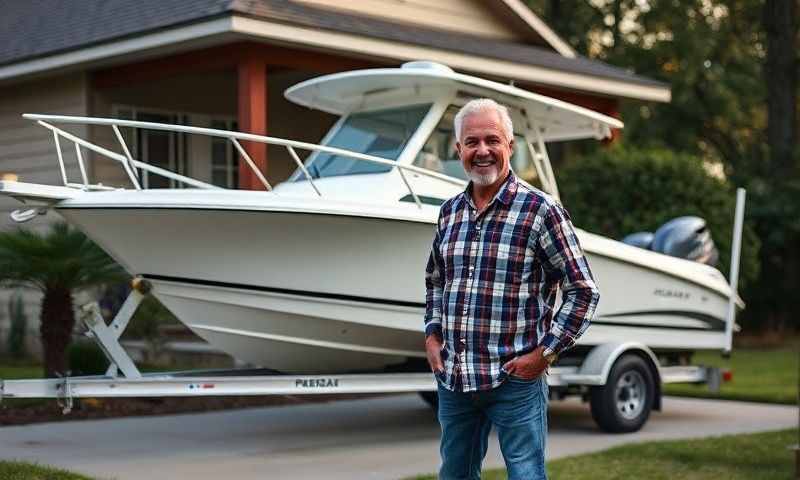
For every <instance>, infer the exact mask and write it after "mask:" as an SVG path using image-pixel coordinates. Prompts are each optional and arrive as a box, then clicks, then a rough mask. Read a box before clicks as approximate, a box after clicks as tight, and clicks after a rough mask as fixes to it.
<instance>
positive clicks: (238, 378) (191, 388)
mask: <svg viewBox="0 0 800 480" xmlns="http://www.w3.org/2000/svg"><path fill="white" fill-rule="evenodd" d="M131 286H132V289H131V293H130V294H129V295H128V298H127V299H126V300H125V302H124V303H123V305H122V307H121V308H120V310H119V311H118V312H117V314H116V316H115V317H114V319H113V320H112V321H111V323H110V324H106V321H105V319H104V318H103V317H102V315H101V314H100V307H99V305H98V303H97V302H91V303H88V304H86V305H83V306H82V307H81V308H80V312H79V313H80V319H81V320H82V322H83V323H84V325H85V326H86V328H87V332H86V335H87V336H88V337H90V338H92V339H93V340H94V341H95V343H96V344H97V345H98V346H99V347H100V349H101V350H102V351H103V353H104V354H105V356H106V358H107V359H108V361H109V367H108V370H107V371H106V373H105V374H104V375H92V376H77V377H71V376H64V377H61V378H50V379H26V380H2V379H0V402H2V400H3V399H4V398H54V399H56V400H57V401H58V404H59V406H60V407H61V408H62V411H63V413H64V414H68V413H69V412H70V411H71V410H72V407H73V400H74V399H75V398H110V397H115V398H123V397H204V396H241V395H253V396H256V395H308V394H358V393H364V394H367V393H402V392H432V391H435V390H436V388H437V387H436V380H435V378H434V377H433V375H432V374H431V373H430V372H401V373H357V374H341V375H338V374H330V375H293V374H276V372H275V371H274V370H269V369H253V368H237V369H218V370H188V371H176V372H158V373H142V372H140V371H139V369H138V368H137V367H136V365H135V363H134V362H133V360H132V359H131V358H130V356H129V355H128V353H127V352H126V351H125V349H124V348H123V347H122V345H120V343H119V339H120V337H121V336H122V333H123V332H124V331H125V328H126V327H127V326H128V323H129V322H130V320H131V318H132V317H133V315H134V313H135V312H136V310H137V308H138V306H139V304H140V303H141V302H142V300H144V299H145V297H146V296H147V295H148V294H149V292H150V290H151V285H150V283H149V282H148V281H147V280H144V279H142V278H139V277H136V278H134V279H133V281H132V282H131ZM611 347H614V348H611ZM629 348H630V345H617V346H610V345H603V346H599V347H596V348H595V349H594V350H593V351H592V353H590V355H589V356H588V357H587V359H586V361H585V362H584V363H583V364H582V365H581V366H564V367H559V366H555V367H551V368H550V369H549V372H548V378H547V379H548V384H549V385H551V386H555V387H567V386H570V385H582V386H586V387H589V386H599V385H604V384H605V382H606V378H607V375H608V372H607V368H606V367H607V366H609V365H610V364H611V363H613V361H614V360H615V359H616V356H617V353H615V351H627V350H629ZM644 348H646V347H644ZM604 370H606V371H605V372H604ZM658 371H659V376H660V380H661V382H662V383H704V382H708V383H710V384H712V385H713V384H715V383H716V384H717V385H718V384H719V381H718V378H719V375H718V373H717V372H715V370H714V369H709V368H706V367H702V366H670V367H664V366H662V367H659V368H658ZM715 379H717V380H716V381H715Z"/></svg>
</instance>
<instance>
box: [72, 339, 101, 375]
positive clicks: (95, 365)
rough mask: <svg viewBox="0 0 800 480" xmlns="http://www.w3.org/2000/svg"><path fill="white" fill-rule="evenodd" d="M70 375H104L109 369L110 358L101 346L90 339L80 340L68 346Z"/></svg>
mask: <svg viewBox="0 0 800 480" xmlns="http://www.w3.org/2000/svg"><path fill="white" fill-rule="evenodd" d="M67 362H68V365H69V371H70V375H72V376H78V375H102V374H104V373H106V370H107V369H108V365H109V363H108V359H107V358H106V356H105V354H104V353H103V351H102V350H100V347H98V346H97V344H95V343H94V342H93V341H90V340H79V341H76V342H74V343H71V344H70V346H69V347H67Z"/></svg>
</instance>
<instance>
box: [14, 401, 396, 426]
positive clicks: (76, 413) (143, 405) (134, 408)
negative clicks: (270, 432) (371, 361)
mask: <svg viewBox="0 0 800 480" xmlns="http://www.w3.org/2000/svg"><path fill="white" fill-rule="evenodd" d="M378 395H381V394H377V395H376V394H372V395H363V394H362V395H355V394H349V395H304V396H293V395H270V396H258V397H253V396H242V397H191V398H189V397H167V398H102V399H95V398H83V399H75V400H74V403H73V407H72V412H70V413H69V414H68V415H64V414H63V413H62V411H61V408H60V407H59V406H58V403H57V402H56V401H55V400H53V399H48V400H29V399H7V400H5V401H3V404H2V405H1V406H0V426H9V425H26V424H31V423H41V422H59V421H65V420H82V419H99V418H118V417H138V416H146V415H171V414H176V413H197V412H210V411H217V410H230V409H239V408H254V407H266V406H275V405H297V404H303V403H318V402H331V401H336V400H352V399H357V398H368V397H375V396H378Z"/></svg>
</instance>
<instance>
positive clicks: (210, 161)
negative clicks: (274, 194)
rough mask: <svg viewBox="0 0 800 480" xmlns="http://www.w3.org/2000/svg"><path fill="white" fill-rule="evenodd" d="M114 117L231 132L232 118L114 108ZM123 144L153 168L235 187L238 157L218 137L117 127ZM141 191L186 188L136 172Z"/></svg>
mask: <svg viewBox="0 0 800 480" xmlns="http://www.w3.org/2000/svg"><path fill="white" fill-rule="evenodd" d="M114 112H115V116H116V117H117V118H121V119H126V120H137V121H142V122H155V123H166V124H179V125H193V126H198V127H207V128H215V129H219V130H233V131H235V130H236V128H237V124H236V121H235V120H234V119H233V118H230V117H228V118H226V117H224V116H211V115H204V114H198V113H192V114H185V113H176V112H168V111H160V110H153V109H149V108H137V107H130V106H115V108H114ZM120 131H121V133H122V135H123V138H124V139H125V143H126V144H127V145H128V148H130V150H131V154H132V155H133V158H135V159H137V160H140V161H142V162H145V163H148V164H150V165H153V166H155V167H159V168H163V169H165V170H169V171H170V172H174V173H178V174H180V175H184V176H187V177H188V176H191V177H192V178H195V179H197V180H200V181H203V182H207V183H212V184H214V185H217V186H220V187H223V188H236V187H237V186H238V184H239V155H238V153H237V152H236V150H235V149H234V146H233V144H232V143H231V141H230V140H228V139H226V138H220V137H212V136H203V135H192V134H188V133H180V132H169V131H165V130H147V129H141V128H136V129H134V128H128V127H121V128H120ZM139 181H140V183H141V184H142V187H143V188H187V185H186V184H184V183H182V182H179V181H175V180H171V179H168V178H166V177H163V176H161V175H158V174H154V173H150V172H146V171H144V170H141V169H140V170H139Z"/></svg>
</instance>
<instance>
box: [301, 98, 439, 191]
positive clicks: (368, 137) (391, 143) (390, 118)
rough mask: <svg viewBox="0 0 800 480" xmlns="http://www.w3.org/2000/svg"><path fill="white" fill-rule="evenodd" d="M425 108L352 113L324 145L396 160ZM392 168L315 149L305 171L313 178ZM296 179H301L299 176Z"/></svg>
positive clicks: (426, 109)
mask: <svg viewBox="0 0 800 480" xmlns="http://www.w3.org/2000/svg"><path fill="white" fill-rule="evenodd" d="M429 109H430V105H417V106H411V107H403V108H392V109H386V110H375V111H370V112H357V113H352V114H350V115H348V116H347V118H346V119H345V121H344V123H342V125H341V126H340V127H339V128H338V129H337V130H336V132H335V133H334V134H333V136H332V137H331V138H330V139H329V140H328V142H326V146H329V147H337V148H342V149H345V150H352V151H354V152H358V153H364V154H367V155H374V156H376V157H381V158H385V159H387V160H397V158H398V157H399V156H400V153H401V152H402V151H403V149H404V148H405V146H406V143H408V140H409V139H410V138H411V135H413V134H414V132H415V131H416V130H417V128H418V127H419V124H420V123H421V122H422V119H423V118H424V117H425V114H426V113H428V110H429ZM392 168H393V167H390V166H388V165H380V164H377V163H370V162H367V161H364V160H356V159H354V158H349V157H347V156H344V155H335V154H331V153H325V152H318V153H317V154H316V155H315V156H314V158H313V159H312V160H311V162H309V164H308V172H309V173H310V174H311V176H312V177H314V178H322V177H334V176H337V175H354V174H360V173H384V172H388V171H389V170H391V169H392ZM297 180H298V181H302V180H305V178H304V177H302V176H300V177H298V178H297Z"/></svg>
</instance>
